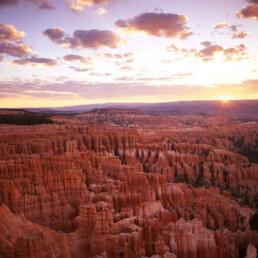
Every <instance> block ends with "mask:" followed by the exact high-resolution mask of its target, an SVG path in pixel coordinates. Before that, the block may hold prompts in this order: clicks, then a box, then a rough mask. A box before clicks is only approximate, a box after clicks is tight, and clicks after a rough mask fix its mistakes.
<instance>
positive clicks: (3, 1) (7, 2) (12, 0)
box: [0, 0, 19, 8]
mask: <svg viewBox="0 0 258 258" xmlns="http://www.w3.org/2000/svg"><path fill="white" fill-rule="evenodd" d="M18 3H19V0H0V8H6V7H10V6H15V5H18Z"/></svg>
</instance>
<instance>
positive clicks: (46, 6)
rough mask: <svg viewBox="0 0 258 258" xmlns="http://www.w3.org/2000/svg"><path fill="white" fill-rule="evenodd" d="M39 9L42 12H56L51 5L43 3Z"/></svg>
mask: <svg viewBox="0 0 258 258" xmlns="http://www.w3.org/2000/svg"><path fill="white" fill-rule="evenodd" d="M39 9H40V10H54V9H55V7H54V6H52V5H50V4H49V3H42V4H41V5H39Z"/></svg>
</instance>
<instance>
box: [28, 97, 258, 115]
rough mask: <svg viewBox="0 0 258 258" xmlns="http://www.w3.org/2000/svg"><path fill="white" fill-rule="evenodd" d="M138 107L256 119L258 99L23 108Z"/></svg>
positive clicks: (154, 111)
mask: <svg viewBox="0 0 258 258" xmlns="http://www.w3.org/2000/svg"><path fill="white" fill-rule="evenodd" d="M105 108H106V109H139V110H141V111H142V112H144V113H146V114H149V115H180V114H207V115H217V114H225V115H227V116H229V117H232V118H238V119H255V120H258V100H230V101H226V102H224V101H220V100H207V101H178V102H166V103H104V104H90V105H77V106H67V107H55V108H23V109H24V110H27V111H30V112H37V113H48V114H59V115H62V114H63V115H64V114H65V115H73V114H76V113H77V114H78V113H84V112H88V111H92V110H95V109H105Z"/></svg>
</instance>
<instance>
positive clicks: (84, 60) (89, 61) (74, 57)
mask: <svg viewBox="0 0 258 258" xmlns="http://www.w3.org/2000/svg"><path fill="white" fill-rule="evenodd" d="M64 60H65V61H69V62H74V61H79V62H81V63H83V64H88V65H92V64H94V61H93V58H92V57H87V58H85V57H83V56H80V55H66V56H64Z"/></svg>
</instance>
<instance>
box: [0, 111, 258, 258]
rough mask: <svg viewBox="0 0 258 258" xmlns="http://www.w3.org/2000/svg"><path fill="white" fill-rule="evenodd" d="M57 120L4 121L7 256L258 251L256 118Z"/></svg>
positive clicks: (106, 115)
mask: <svg viewBox="0 0 258 258" xmlns="http://www.w3.org/2000/svg"><path fill="white" fill-rule="evenodd" d="M1 112H2V113H1V115H2V116H4V115H12V112H14V114H16V115H17V112H18V111H11V110H9V111H8V110H2V111H1ZM23 112H25V111H19V112H18V114H20V113H23ZM25 113H26V112H25ZM254 113H255V112H254ZM14 114H13V115H14ZM49 118H50V119H51V120H52V121H53V123H48V124H37V125H33V126H32V125H13V124H1V125H0V257H8V258H14V257H28V258H29V257H30V258H32V257H37V258H40V257H45V258H48V257H49V258H50V257H51V258H53V257H62V258H68V257H74V258H76V257H86V258H87V257H98V258H100V257H103V258H106V257H108V258H113V257H115V258H118V257H124V258H131V257H132V258H134V257H135V258H136V257H153V258H154V257H155V258H158V257H163V258H169V257H173V258H175V257H179V258H181V257H182V258H195V257H196V258H197V257H200V258H205V257H209V258H217V257H225V258H227V257H236V258H237V257H249V258H251V257H252V258H253V257H256V255H257V248H258V232H257V229H258V214H257V209H258V164H257V163H258V122H257V121H256V120H255V119H254V118H252V119H250V120H248V119H243V118H241V119H240V118H236V117H229V116H227V115H225V114H198V112H197V114H174V115H171V114H166V115H160V114H159V115H156V116H154V115H150V114H147V112H143V110H140V109H136V108H134V109H125V108H123V109H121V108H119V109H118V108H109V109H104V108H102V109H93V110H91V111H89V112H79V113H76V114H74V115H72V114H69V115H67V114H65V116H64V115H63V116H62V113H61V114H58V115H56V114H55V115H54V116H53V115H52V116H51V117H49ZM44 121H45V120H44Z"/></svg>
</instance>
